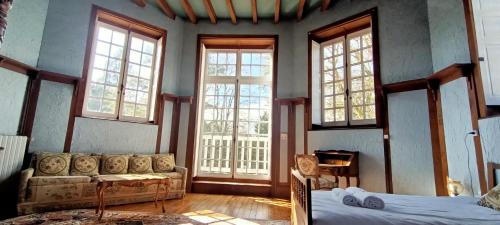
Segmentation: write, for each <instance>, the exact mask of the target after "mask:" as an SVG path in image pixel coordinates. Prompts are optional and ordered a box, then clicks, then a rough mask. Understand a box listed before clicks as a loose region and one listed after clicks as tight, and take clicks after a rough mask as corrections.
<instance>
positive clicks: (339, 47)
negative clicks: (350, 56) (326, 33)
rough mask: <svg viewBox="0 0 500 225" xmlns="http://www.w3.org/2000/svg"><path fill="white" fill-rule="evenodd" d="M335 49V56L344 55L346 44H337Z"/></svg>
mask: <svg viewBox="0 0 500 225" xmlns="http://www.w3.org/2000/svg"><path fill="white" fill-rule="evenodd" d="M334 48H335V55H342V54H344V43H343V42H339V43H335V44H334Z"/></svg>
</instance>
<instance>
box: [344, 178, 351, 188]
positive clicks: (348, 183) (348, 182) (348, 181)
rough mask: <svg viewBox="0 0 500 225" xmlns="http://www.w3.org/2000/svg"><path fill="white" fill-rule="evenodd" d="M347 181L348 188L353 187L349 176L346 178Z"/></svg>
mask: <svg viewBox="0 0 500 225" xmlns="http://www.w3.org/2000/svg"><path fill="white" fill-rule="evenodd" d="M345 179H346V182H347V187H350V186H351V178H350V177H349V176H346V177H345Z"/></svg>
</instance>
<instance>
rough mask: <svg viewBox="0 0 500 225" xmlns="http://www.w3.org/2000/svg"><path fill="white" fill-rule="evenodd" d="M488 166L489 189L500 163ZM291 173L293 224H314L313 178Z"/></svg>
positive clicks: (495, 183) (296, 172) (294, 172)
mask: <svg viewBox="0 0 500 225" xmlns="http://www.w3.org/2000/svg"><path fill="white" fill-rule="evenodd" d="M487 167H488V189H492V188H493V187H494V186H495V185H498V184H499V183H500V181H498V180H496V179H495V177H496V176H495V174H496V170H500V164H498V163H491V162H490V163H488V166H487ZM291 173H292V176H291V185H290V186H291V194H290V200H291V202H292V214H291V217H292V218H291V221H292V225H312V224H313V221H312V208H311V206H312V203H311V178H305V177H303V176H302V175H301V174H300V172H299V171H298V170H295V169H292V170H291Z"/></svg>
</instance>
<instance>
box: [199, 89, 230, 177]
mask: <svg viewBox="0 0 500 225" xmlns="http://www.w3.org/2000/svg"><path fill="white" fill-rule="evenodd" d="M235 93H236V92H235V85H234V84H228V83H208V84H206V86H205V93H204V94H205V96H204V105H203V114H202V127H201V140H200V148H199V150H200V151H199V156H200V157H199V159H200V162H199V163H200V164H199V169H198V172H199V173H200V174H202V175H208V176H210V175H217V176H219V177H220V176H222V177H228V176H231V172H232V170H231V168H232V166H231V165H232V153H231V152H232V149H233V128H234V104H235V97H236V96H235Z"/></svg>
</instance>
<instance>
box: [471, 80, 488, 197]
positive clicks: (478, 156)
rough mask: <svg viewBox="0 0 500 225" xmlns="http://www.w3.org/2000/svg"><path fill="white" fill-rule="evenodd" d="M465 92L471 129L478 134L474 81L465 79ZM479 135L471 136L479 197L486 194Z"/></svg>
mask: <svg viewBox="0 0 500 225" xmlns="http://www.w3.org/2000/svg"><path fill="white" fill-rule="evenodd" d="M467 91H468V96H469V107H470V112H471V120H472V129H473V130H474V131H476V132H477V133H479V112H478V105H477V102H476V97H475V96H476V95H475V93H476V87H475V85H474V81H473V80H472V79H467ZM480 135H481V134H479V135H476V136H473V137H472V138H473V141H474V147H475V149H476V154H475V155H476V163H477V174H478V176H479V187H480V189H481V195H482V194H486V192H487V191H488V188H487V184H486V173H485V171H484V166H485V165H486V164H485V163H484V158H483V148H482V145H481V136H480Z"/></svg>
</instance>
